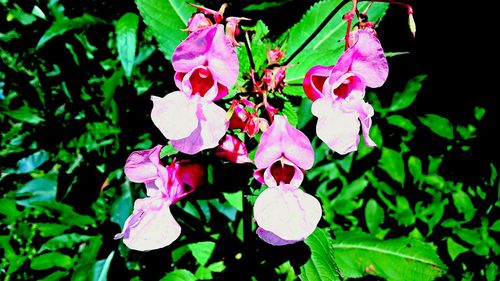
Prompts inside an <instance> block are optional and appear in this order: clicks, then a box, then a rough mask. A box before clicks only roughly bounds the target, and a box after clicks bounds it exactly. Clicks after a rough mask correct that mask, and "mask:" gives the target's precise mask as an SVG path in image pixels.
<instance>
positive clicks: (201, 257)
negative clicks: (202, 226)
mask: <svg viewBox="0 0 500 281" xmlns="http://www.w3.org/2000/svg"><path fill="white" fill-rule="evenodd" d="M188 247H189V250H191V253H192V254H193V256H194V258H195V259H196V261H197V262H198V263H199V264H200V265H202V266H204V265H205V264H207V262H208V260H209V259H210V257H211V256H212V252H213V251H214V249H215V243H214V242H210V241H205V242H198V243H193V244H189V245H188Z"/></svg>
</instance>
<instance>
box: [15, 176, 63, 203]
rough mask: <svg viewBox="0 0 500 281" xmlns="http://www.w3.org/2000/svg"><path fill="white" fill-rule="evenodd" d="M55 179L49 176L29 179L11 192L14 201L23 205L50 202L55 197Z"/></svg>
mask: <svg viewBox="0 0 500 281" xmlns="http://www.w3.org/2000/svg"><path fill="white" fill-rule="evenodd" d="M56 192H57V181H56V180H55V179H53V178H52V177H50V176H45V177H40V178H36V179H34V180H31V181H29V182H28V183H26V184H25V185H24V186H23V187H21V188H20V189H18V190H16V191H13V192H11V193H10V194H12V195H14V197H15V198H16V199H17V201H16V203H17V204H19V205H21V206H25V207H30V206H31V207H32V206H36V203H41V202H51V201H54V200H55V199H56Z"/></svg>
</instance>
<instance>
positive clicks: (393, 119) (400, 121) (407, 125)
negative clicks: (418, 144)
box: [386, 115, 417, 140]
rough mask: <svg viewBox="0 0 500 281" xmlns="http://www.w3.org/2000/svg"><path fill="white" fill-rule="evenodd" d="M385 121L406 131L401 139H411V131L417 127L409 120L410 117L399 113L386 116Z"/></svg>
mask: <svg viewBox="0 0 500 281" xmlns="http://www.w3.org/2000/svg"><path fill="white" fill-rule="evenodd" d="M386 120H387V123H389V124H391V125H393V126H396V127H399V128H401V129H403V130H405V131H406V137H405V138H403V139H406V140H408V139H411V138H412V136H413V132H415V130H416V129H417V127H415V125H413V123H412V122H411V121H410V119H407V118H405V117H403V116H401V115H390V116H388V117H387V118H386Z"/></svg>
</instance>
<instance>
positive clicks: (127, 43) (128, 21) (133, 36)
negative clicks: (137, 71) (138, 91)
mask: <svg viewBox="0 0 500 281" xmlns="http://www.w3.org/2000/svg"><path fill="white" fill-rule="evenodd" d="M138 27H139V16H138V15H136V14H134V13H126V14H125V15H123V16H122V17H121V18H120V19H119V20H118V22H117V23H116V27H115V28H116V47H117V49H118V57H119V58H120V62H121V63H122V67H123V70H125V76H127V77H128V78H130V76H132V70H133V69H134V61H135V51H136V49H137V28H138Z"/></svg>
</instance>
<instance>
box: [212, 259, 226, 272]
mask: <svg viewBox="0 0 500 281" xmlns="http://www.w3.org/2000/svg"><path fill="white" fill-rule="evenodd" d="M225 268H226V266H225V265H224V261H219V262H216V263H212V264H211V265H209V266H208V269H209V270H210V271H212V272H222V271H224V269H225Z"/></svg>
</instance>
